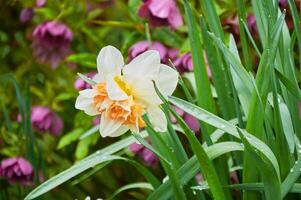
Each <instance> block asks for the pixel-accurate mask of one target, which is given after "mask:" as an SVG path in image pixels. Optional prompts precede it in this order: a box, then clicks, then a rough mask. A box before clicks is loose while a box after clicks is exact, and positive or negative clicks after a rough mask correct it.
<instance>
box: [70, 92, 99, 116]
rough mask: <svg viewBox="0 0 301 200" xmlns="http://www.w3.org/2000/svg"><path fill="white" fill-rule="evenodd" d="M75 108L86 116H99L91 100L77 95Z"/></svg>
mask: <svg viewBox="0 0 301 200" xmlns="http://www.w3.org/2000/svg"><path fill="white" fill-rule="evenodd" d="M75 108H77V109H79V110H83V111H84V112H85V113H86V114H87V115H90V116H95V115H98V114H100V112H98V111H97V109H96V108H95V107H94V105H93V98H87V97H85V96H83V95H79V96H78V97H77V99H76V102H75Z"/></svg>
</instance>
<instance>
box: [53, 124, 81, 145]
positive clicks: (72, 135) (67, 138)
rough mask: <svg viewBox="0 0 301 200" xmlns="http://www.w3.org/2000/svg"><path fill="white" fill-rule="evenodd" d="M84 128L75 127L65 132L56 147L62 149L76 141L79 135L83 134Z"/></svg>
mask: <svg viewBox="0 0 301 200" xmlns="http://www.w3.org/2000/svg"><path fill="white" fill-rule="evenodd" d="M82 132H83V130H82V129H81V128H78V129H74V130H72V131H70V132H69V133H66V134H64V136H63V137H62V138H61V139H60V141H59V143H58V145H57V147H56V149H61V148H63V147H65V146H67V145H69V144H71V143H72V142H74V141H76V140H77V139H78V138H79V136H80V135H81V134H82Z"/></svg>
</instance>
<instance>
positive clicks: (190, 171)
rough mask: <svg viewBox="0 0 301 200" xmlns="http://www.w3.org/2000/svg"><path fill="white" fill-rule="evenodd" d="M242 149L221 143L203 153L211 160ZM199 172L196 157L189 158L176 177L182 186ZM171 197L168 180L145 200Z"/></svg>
mask: <svg viewBox="0 0 301 200" xmlns="http://www.w3.org/2000/svg"><path fill="white" fill-rule="evenodd" d="M243 150H244V147H243V145H241V144H240V143H237V142H221V143H217V144H213V145H211V146H209V147H206V148H205V151H206V153H207V155H208V156H209V158H210V159H211V160H213V159H215V158H217V157H219V156H221V155H224V154H227V153H229V152H233V151H243ZM199 170H200V166H199V163H198V160H197V158H196V156H193V157H192V158H190V159H189V160H188V161H187V162H186V163H185V164H184V165H183V166H182V167H181V168H180V169H178V170H177V176H178V177H179V178H180V181H181V183H182V184H186V183H187V182H188V181H189V180H191V179H192V178H194V177H195V175H196V174H197V172H198V171H199ZM171 195H172V190H171V182H170V180H167V181H165V182H164V183H163V184H162V185H160V187H158V188H157V189H156V190H155V191H154V192H153V193H152V194H151V195H150V196H149V197H148V198H147V199H148V200H157V199H168V198H170V197H171Z"/></svg>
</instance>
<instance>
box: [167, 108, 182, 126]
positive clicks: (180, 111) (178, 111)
mask: <svg viewBox="0 0 301 200" xmlns="http://www.w3.org/2000/svg"><path fill="white" fill-rule="evenodd" d="M173 108H174V110H175V111H176V112H177V113H178V115H179V116H180V117H183V116H184V114H185V112H184V110H182V109H181V108H179V107H177V106H173ZM170 120H171V122H172V123H174V124H175V123H177V120H176V118H175V117H174V116H173V115H171V119H170Z"/></svg>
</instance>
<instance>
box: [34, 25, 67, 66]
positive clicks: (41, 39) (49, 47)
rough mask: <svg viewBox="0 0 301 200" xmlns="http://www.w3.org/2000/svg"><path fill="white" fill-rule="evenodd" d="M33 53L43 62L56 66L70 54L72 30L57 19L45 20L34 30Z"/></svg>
mask: <svg viewBox="0 0 301 200" xmlns="http://www.w3.org/2000/svg"><path fill="white" fill-rule="evenodd" d="M32 36H33V43H32V48H33V54H34V56H35V57H36V58H37V60H38V61H39V62H40V63H42V64H49V65H50V66H51V67H52V68H56V67H57V66H58V65H59V63H60V62H61V61H62V60H63V59H64V58H65V57H66V56H67V55H69V54H71V51H70V44H71V41H72V38H73V36H72V32H71V30H70V29H69V28H68V27H67V26H66V25H65V24H62V23H59V22H56V21H49V22H44V23H42V24H40V25H38V26H37V27H36V28H35V29H34V31H33V35H32Z"/></svg>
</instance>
